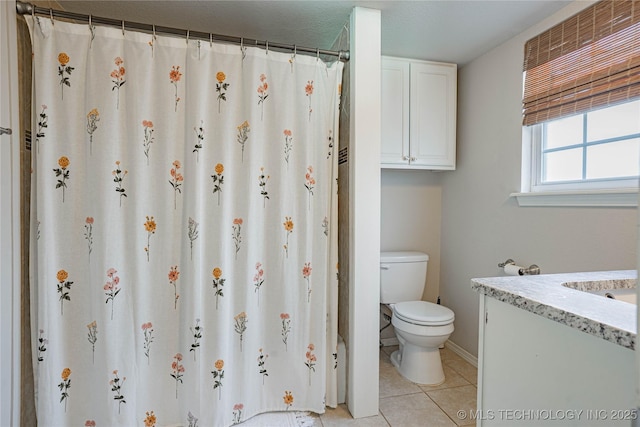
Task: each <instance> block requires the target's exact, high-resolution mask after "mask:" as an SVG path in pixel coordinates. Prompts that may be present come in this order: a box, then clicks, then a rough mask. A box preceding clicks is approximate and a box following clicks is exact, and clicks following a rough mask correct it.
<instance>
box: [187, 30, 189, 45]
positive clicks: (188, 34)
mask: <svg viewBox="0 0 640 427" xmlns="http://www.w3.org/2000/svg"><path fill="white" fill-rule="evenodd" d="M187 44H189V30H187Z"/></svg>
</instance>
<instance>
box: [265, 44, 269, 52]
mask: <svg viewBox="0 0 640 427" xmlns="http://www.w3.org/2000/svg"><path fill="white" fill-rule="evenodd" d="M265 43H266V45H267V55H269V40H265Z"/></svg>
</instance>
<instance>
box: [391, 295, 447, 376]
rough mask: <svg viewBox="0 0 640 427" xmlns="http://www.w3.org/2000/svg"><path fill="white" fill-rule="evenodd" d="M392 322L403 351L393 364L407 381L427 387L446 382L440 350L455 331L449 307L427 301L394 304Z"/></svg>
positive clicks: (392, 359) (395, 354)
mask: <svg viewBox="0 0 640 427" xmlns="http://www.w3.org/2000/svg"><path fill="white" fill-rule="evenodd" d="M392 309H393V315H392V317H391V323H392V324H393V327H394V328H395V331H396V336H397V337H398V341H399V342H400V348H399V349H398V350H397V351H394V352H393V353H392V354H391V363H392V364H393V365H394V366H395V367H396V369H397V370H398V372H399V373H400V375H402V376H403V377H405V378H406V379H408V380H410V381H412V382H414V383H418V384H426V385H439V384H442V383H443V382H444V380H445V377H444V371H443V370H442V361H441V359H440V349H439V347H440V346H441V345H442V344H444V342H445V341H446V340H447V339H448V338H449V336H450V335H451V333H452V332H453V330H454V327H453V320H454V313H453V311H451V310H450V309H448V308H447V307H443V306H441V305H437V304H433V303H430V302H426V301H407V302H402V303H398V304H394V305H393V307H392Z"/></svg>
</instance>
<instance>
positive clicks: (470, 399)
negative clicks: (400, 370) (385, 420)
mask: <svg viewBox="0 0 640 427" xmlns="http://www.w3.org/2000/svg"><path fill="white" fill-rule="evenodd" d="M427 396H429V397H430V398H431V399H432V400H433V401H434V402H435V403H436V404H437V405H438V406H439V407H440V408H442V410H443V411H444V412H445V413H446V414H447V415H449V417H450V418H451V419H452V420H454V421H455V423H456V424H458V425H469V419H468V417H469V413H470V411H475V410H476V397H477V389H476V387H475V386H473V385H465V386H461V387H453V388H446V389H442V390H433V391H428V392H427ZM460 411H462V412H460ZM461 413H462V414H464V415H463V416H461V415H460V414H461ZM383 414H384V411H383Z"/></svg>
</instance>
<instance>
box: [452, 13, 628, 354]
mask: <svg viewBox="0 0 640 427" xmlns="http://www.w3.org/2000/svg"><path fill="white" fill-rule="evenodd" d="M589 4H590V3H588V2H585V1H576V2H574V3H571V4H570V5H569V6H567V7H566V8H564V9H562V10H561V11H560V12H558V13H556V14H555V15H553V16H552V17H550V18H548V19H547V20H545V21H543V22H542V23H540V24H538V25H536V26H535V27H533V28H531V29H529V30H526V31H525V32H524V33H523V34H521V35H519V36H517V37H515V38H513V39H511V40H509V41H508V42H507V43H505V44H503V45H501V46H499V47H498V48H496V49H494V50H493V51H491V52H489V53H487V54H485V55H483V56H481V57H480V58H478V59H476V60H474V61H473V62H471V63H470V64H468V65H466V66H464V67H462V68H461V69H460V70H459V74H458V147H457V148H458V162H457V165H458V167H457V170H456V171H455V172H453V173H446V174H443V176H442V185H443V188H442V212H443V214H442V247H441V251H442V253H441V256H442V259H441V265H440V295H441V296H442V304H444V305H446V306H448V307H450V308H451V309H452V310H453V311H454V312H455V314H456V320H455V328H456V330H455V332H454V333H453V335H452V336H451V341H453V342H454V343H456V344H458V345H459V346H460V347H462V348H463V349H465V350H467V351H468V352H469V353H471V354H474V355H477V345H478V294H477V293H475V292H473V291H472V290H471V288H470V284H469V281H470V279H471V278H473V277H486V276H499V275H502V271H501V269H498V268H497V264H498V263H499V262H503V261H504V260H506V259H507V258H513V259H514V260H516V261H517V262H518V263H519V264H522V265H527V266H528V265H529V264H538V265H539V266H540V268H541V270H542V272H543V273H557V272H571V271H597V270H615V269H635V268H636V263H635V259H636V235H637V228H636V221H637V219H636V218H637V212H636V209H631V208H556V207H545V208H531V207H529V208H521V207H519V206H518V205H517V203H516V202H515V200H513V199H511V198H509V193H512V192H516V191H519V190H520V170H521V163H520V161H521V152H522V145H521V140H522V136H521V133H522V130H521V92H522V62H523V51H524V48H523V46H524V43H525V42H526V40H527V39H529V38H530V37H533V36H535V35H536V34H538V33H540V32H542V31H544V30H545V29H547V28H549V27H550V26H552V25H554V24H556V23H558V22H560V21H562V20H563V19H566V18H567V17H569V16H571V15H573V14H575V13H576V12H578V11H579V10H581V9H583V8H584V7H587V6H588V5H589Z"/></svg>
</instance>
